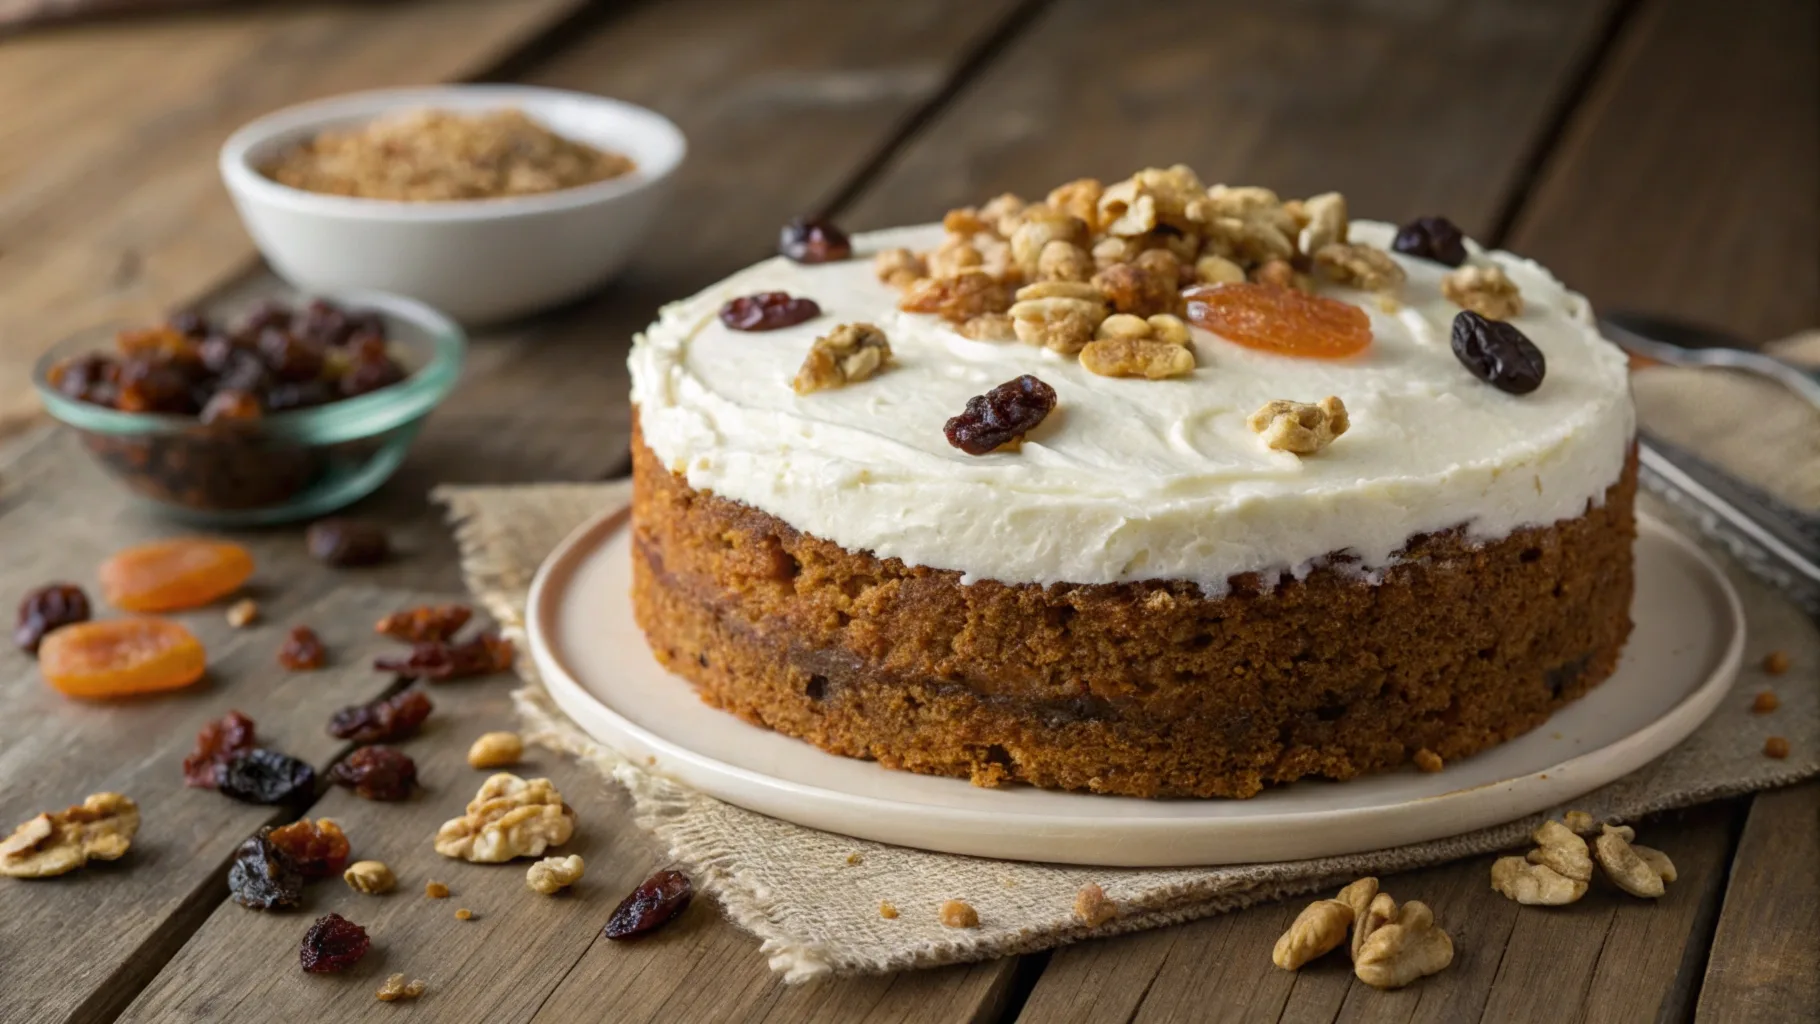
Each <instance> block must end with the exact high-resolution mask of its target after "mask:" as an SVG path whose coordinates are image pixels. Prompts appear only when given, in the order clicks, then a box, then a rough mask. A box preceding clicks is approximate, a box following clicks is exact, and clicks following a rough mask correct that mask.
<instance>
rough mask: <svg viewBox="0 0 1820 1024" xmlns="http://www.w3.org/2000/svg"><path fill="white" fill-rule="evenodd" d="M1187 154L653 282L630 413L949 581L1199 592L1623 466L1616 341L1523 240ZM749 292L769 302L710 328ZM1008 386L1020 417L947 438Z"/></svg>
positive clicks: (694, 462)
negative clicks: (1148, 586) (1045, 193)
mask: <svg viewBox="0 0 1820 1024" xmlns="http://www.w3.org/2000/svg"><path fill="white" fill-rule="evenodd" d="M1187 173H1188V172H1186V171H1185V169H1173V170H1171V171H1168V172H1144V173H1143V174H1140V175H1138V176H1135V177H1134V178H1133V179H1130V180H1129V181H1127V182H1121V183H1118V184H1116V185H1113V186H1109V187H1106V188H1103V189H1102V188H1100V187H1099V186H1098V183H1080V182H1077V183H1071V184H1070V185H1069V186H1064V188H1063V189H1058V190H1057V191H1056V192H1054V193H1051V195H1050V197H1049V199H1048V200H1047V201H1046V202H1045V203H1042V204H1034V205H1032V206H1023V205H1022V204H1019V203H1014V202H1013V201H1010V200H1008V199H1001V200H995V201H994V203H993V204H988V205H987V206H986V207H982V208H981V209H979V210H963V211H955V212H952V213H950V214H949V216H948V218H947V220H946V223H945V225H927V226H922V227H913V228H902V229H894V230H889V231H881V232H876V233H872V234H867V235H862V236H859V237H857V238H855V239H853V240H852V243H851V250H852V251H851V258H846V259H834V260H831V261H828V262H821V263H803V262H798V261H796V260H792V259H788V258H785V257H777V258H774V259H770V260H766V261H764V262H762V263H759V264H757V265H755V266H753V267H750V268H748V269H746V270H744V271H741V272H740V273H738V274H735V275H734V276H732V277H730V278H728V279H726V280H724V281H722V282H720V283H718V284H716V285H714V286H712V287H710V288H708V289H706V290H704V291H703V292H701V293H699V294H697V295H695V296H693V297H691V298H689V299H686V300H684V301H681V302H678V303H675V304H672V305H670V306H667V307H665V309H664V310H663V311H662V313H661V314H660V316H659V319H658V321H657V323H655V324H654V325H652V327H651V328H650V329H649V330H648V331H647V333H646V334H644V335H643V336H641V337H640V338H639V339H637V342H636V344H635V346H634V349H633V353H632V357H631V369H632V379H633V400H634V402H635V403H636V404H637V407H638V415H639V421H640V426H641V429H642V432H643V436H644V440H645V443H646V444H648V445H649V446H650V447H651V449H652V450H653V451H654V452H655V453H656V454H657V456H658V457H659V458H660V459H661V460H663V461H664V462H665V464H667V465H669V466H670V467H671V468H672V469H673V470H675V471H676V472H678V473H681V474H683V475H684V476H685V477H686V478H687V480H688V482H689V484H690V485H691V486H692V487H696V488H698V489H706V490H710V491H712V492H714V493H716V494H718V495H720V496H721V497H725V498H729V499H732V500H736V501H740V502H743V503H745V504H748V505H751V506H753V507H755V508H758V509H759V510H761V511H764V512H767V513H770V514H772V515H774V516H777V517H778V518H780V519H783V520H784V521H785V522H788V523H789V524H791V525H792V526H794V527H796V528H797V529H800V530H804V531H806V532H808V533H811V534H814V535H816V536H819V537H823V538H825V539H828V540H831V541H834V542H835V543H838V544H840V545H841V546H843V547H846V548H849V549H852V550H869V551H871V552H873V553H874V554H876V555H878V556H879V557H883V558H892V557H895V558H899V559H902V560H903V561H904V562H906V563H908V564H912V565H926V566H931V567H935V568H943V569H954V570H959V571H960V572H962V573H963V574H964V576H965V578H966V579H967V580H968V581H973V580H978V579H995V580H1000V581H1004V582H1008V583H1042V584H1049V583H1061V582H1073V583H1117V582H1127V581H1133V580H1144V579H1183V580H1190V581H1193V582H1195V583H1198V584H1200V585H1201V586H1202V588H1203V589H1204V590H1206V591H1208V592H1209V593H1213V594H1217V593H1219V592H1221V591H1223V590H1224V588H1225V586H1226V583H1227V580H1228V579H1229V578H1230V577H1232V576H1235V575H1238V574H1242V573H1248V572H1263V573H1276V572H1289V573H1295V574H1298V575H1299V574H1302V573H1305V572H1306V571H1308V569H1309V568H1311V567H1312V566H1314V565H1317V564H1320V563H1321V561H1322V560H1323V559H1325V558H1326V557H1327V556H1330V555H1333V554H1335V553H1344V554H1345V555H1347V556H1348V558H1347V560H1346V564H1348V565H1352V566H1356V567H1358V568H1360V569H1362V570H1364V571H1367V572H1369V571H1372V570H1375V569H1378V568H1382V567H1384V566H1386V565H1388V564H1390V563H1391V562H1392V561H1394V558H1395V556H1396V553H1397V551H1398V550H1399V549H1401V548H1402V547H1403V546H1404V545H1405V543H1406V542H1407V540H1408V539H1409V538H1410V537H1411V536H1413V535H1416V534H1421V533H1427V532H1432V531H1436V530H1443V529H1448V528H1451V527H1456V526H1465V527H1466V528H1467V529H1468V531H1469V532H1470V533H1471V534H1473V535H1474V536H1476V537H1480V538H1484V539H1493V538H1497V537H1502V536H1504V535H1507V534H1508V533H1509V532H1510V531H1511V530H1513V529H1516V528H1518V527H1521V526H1527V525H1537V524H1547V523H1552V522H1555V521H1557V520H1561V519H1566V518H1572V517H1575V516H1579V515H1581V514H1582V513H1583V512H1584V511H1585V509H1586V507H1587V505H1588V503H1589V502H1591V503H1595V504H1596V503H1598V502H1600V501H1601V500H1602V499H1603V495H1604V493H1605V491H1606V489H1607V488H1608V487H1609V486H1610V485H1611V484H1612V483H1613V482H1614V481H1616V480H1617V479H1618V477H1619V475H1620V474H1621V472H1622V470H1623V466H1624V462H1625V459H1626V457H1627V453H1628V448H1629V445H1630V441H1631V435H1632V432H1633V421H1632V411H1631V405H1630V399H1629V389H1628V380H1627V376H1626V362H1625V359H1624V356H1623V355H1622V353H1620V352H1619V351H1618V350H1617V349H1616V347H1614V346H1612V345H1611V344H1609V343H1608V342H1605V341H1604V340H1603V339H1601V338H1600V337H1599V335H1598V333H1597V331H1596V329H1595V327H1594V324H1593V319H1592V313H1591V310H1590V308H1589V306H1588V304H1587V302H1586V300H1585V299H1584V298H1582V297H1581V296H1579V295H1576V294H1574V293H1573V292H1570V291H1568V290H1567V289H1566V288H1564V287H1563V286H1562V285H1561V283H1560V282H1558V281H1556V280H1555V278H1554V277H1553V276H1552V275H1550V274H1549V273H1548V272H1547V271H1546V270H1544V269H1543V268H1542V267H1540V266H1538V265H1536V264H1535V263H1533V262H1530V261H1527V260H1523V259H1520V258H1518V257H1516V256H1512V255H1510V254H1508V253H1503V252H1486V251H1484V250H1482V249H1480V248H1479V247H1478V246H1476V245H1474V244H1472V243H1470V242H1461V241H1460V240H1459V239H1458V236H1457V234H1450V233H1449V231H1448V230H1447V229H1448V227H1449V226H1448V225H1446V224H1445V222H1443V221H1439V220H1438V219H1428V220H1425V221H1423V222H1417V223H1416V224H1412V225H1409V226H1406V227H1405V229H1404V230H1403V231H1402V232H1401V234H1400V235H1399V232H1398V230H1397V229H1395V228H1393V227H1392V226H1390V225H1387V224H1379V223H1371V222H1349V221H1348V220H1347V218H1346V214H1345V209H1344V201H1343V200H1341V199H1340V198H1339V197H1338V196H1332V195H1330V196H1321V197H1314V198H1313V199H1310V200H1307V201H1304V202H1292V203H1283V202H1280V201H1279V200H1277V198H1276V197H1275V196H1274V195H1273V194H1270V193H1268V192H1265V191H1264V190H1261V189H1244V190H1241V189H1226V188H1223V187H1221V186H1215V187H1214V188H1213V189H1204V188H1201V187H1200V185H1199V183H1198V182H1192V179H1191V177H1190V178H1188V179H1186V180H1187V181H1188V182H1191V185H1183V187H1182V188H1180V189H1178V190H1175V191H1174V192H1170V191H1169V190H1168V189H1166V188H1162V187H1158V188H1150V187H1147V186H1146V184H1145V183H1146V180H1148V181H1150V182H1152V183H1155V182H1159V181H1164V180H1165V179H1164V178H1159V177H1158V176H1171V175H1173V176H1175V177H1174V179H1173V182H1174V183H1176V184H1181V183H1182V182H1183V181H1184V179H1183V178H1182V177H1181V176H1182V175H1186V174H1187ZM1146 175H1150V176H1151V177H1150V178H1149V179H1146ZM1083 192H1086V193H1087V195H1088V196H1089V198H1083V196H1082V193H1083ZM1184 196H1186V197H1187V198H1186V199H1184V198H1183V197H1184ZM1197 196H1200V197H1205V198H1206V200H1207V201H1206V202H1205V203H1203V204H1201V206H1200V208H1198V209H1197V208H1196V203H1197V199H1196V198H1195V197H1197ZM1068 211H1072V212H1068ZM1336 213H1337V216H1336ZM1058 214H1059V215H1058ZM1064 218H1066V219H1064ZM1121 232H1124V233H1121ZM809 242H810V243H811V244H810V248H811V249H817V248H832V250H833V252H832V255H835V256H839V255H843V253H842V252H841V243H842V242H844V239H841V238H840V237H839V236H838V235H835V234H832V233H831V234H830V235H829V236H828V237H825V238H824V237H811V238H810V239H809ZM1398 249H1404V250H1413V251H1414V252H1415V253H1421V255H1416V254H1412V253H1411V252H1405V251H1396V250H1398ZM798 255H799V256H800V255H803V254H802V253H801V252H798ZM1455 260H1457V261H1458V262H1459V264H1460V265H1459V266H1458V267H1456V266H1453V265H1450V263H1452V262H1453V261H1455ZM1443 261H1447V262H1443ZM1303 268H1306V269H1303ZM1183 286H1187V288H1186V291H1184V289H1183ZM777 292H781V293H785V294H784V295H783V296H772V297H767V298H754V299H753V300H752V301H748V302H743V303H739V304H737V305H735V306H733V307H732V308H731V309H728V308H727V307H728V305H729V303H733V302H735V300H740V299H742V298H747V297H754V296H764V295H765V294H766V293H777ZM801 300H809V301H808V302H803V301H801ZM1463 307H1472V308H1474V309H1476V310H1477V312H1476V313H1468V314H1466V315H1465V316H1462V312H1463ZM723 310H725V315H723ZM761 321H764V322H766V323H764V324H760V325H761V326H764V325H768V324H769V323H782V324H785V326H780V327H776V328H775V329H769V330H758V331H754V330H742V329H735V326H732V325H737V326H738V327H749V326H752V325H754V324H759V323H760V322H761ZM1456 321H1458V322H1459V323H1461V324H1464V325H1465V328H1464V331H1463V334H1464V337H1463V340H1462V341H1461V342H1460V343H1459V344H1458V345H1456V344H1455V337H1454V336H1455V332H1456V327H1457V324H1456ZM730 324H731V325H730ZM1202 324H1210V325H1213V327H1215V328H1217V329H1209V328H1208V327H1206V326H1200V325H1202ZM1456 348H1459V349H1460V351H1459V352H1458V353H1456ZM1025 378H1035V383H1017V382H1022V381H1024V379H1025ZM1007 384H1011V385H1013V386H1012V387H1011V388H1010V389H1009V391H1005V390H1001V391H1000V392H998V393H997V394H998V395H999V396H1001V397H1003V396H1006V395H1009V397H1011V398H1012V399H1014V401H1013V402H1012V403H1011V405H1010V407H1008V409H1009V412H1010V415H1011V418H1012V419H1013V420H1014V421H1017V422H1013V423H1011V424H1010V425H1009V426H1008V427H1007V428H1006V430H1004V431H1001V432H1000V433H999V434H994V433H993V432H992V431H991V430H986V431H985V432H984V434H983V435H980V434H978V432H975V433H974V434H969V431H968V430H966V429H961V430H960V431H959V434H960V436H959V438H958V439H957V438H955V437H953V436H952V435H955V434H956V430H955V428H954V425H953V423H952V422H951V421H954V420H956V418H957V416H958V415H959V414H962V413H963V411H964V410H966V409H967V408H968V404H969V401H970V400H972V399H974V398H975V397H976V396H982V395H986V394H988V393H989V392H992V390H993V389H994V388H998V387H999V386H1001V385H1007ZM1039 389H1040V390H1039ZM1040 391H1047V392H1052V401H1053V409H1052V410H1050V411H1047V415H1040V413H1041V411H1042V410H1040V409H1038V408H1036V407H1040V406H1042V405H1043V404H1044V401H1045V399H1044V398H1043V395H1042V394H1041V393H1040ZM975 411H976V412H977V411H978V409H977V407H976V409H975ZM1025 414H1028V415H1025ZM1020 415H1022V416H1023V419H1022V420H1018V418H1019V416H1020ZM978 418H979V417H975V418H974V419H976V420H977V419H978ZM985 419H987V420H988V421H990V420H991V419H992V417H991V416H990V415H988V416H986V417H985ZM960 422H961V426H962V427H963V428H965V427H966V426H967V425H968V420H967V418H966V417H964V416H962V417H961V418H960ZM1031 424H1034V425H1031ZM973 425H974V426H978V425H979V424H978V423H974V424H973ZM986 425H987V426H988V427H989V426H991V425H992V424H991V423H987V424H986ZM1020 428H1022V429H1021V430H1020ZM1020 433H1021V438H1020V437H1018V436H1015V435H1018V434H1020ZM1001 435H1002V436H1001ZM981 436H983V437H984V441H981V440H980V437H981ZM1006 438H1009V439H1010V440H1009V443H1006V444H1003V445H1000V444H998V442H999V441H1001V440H1005V439H1006ZM968 442H972V443H968ZM973 452H979V454H974V453H973Z"/></svg>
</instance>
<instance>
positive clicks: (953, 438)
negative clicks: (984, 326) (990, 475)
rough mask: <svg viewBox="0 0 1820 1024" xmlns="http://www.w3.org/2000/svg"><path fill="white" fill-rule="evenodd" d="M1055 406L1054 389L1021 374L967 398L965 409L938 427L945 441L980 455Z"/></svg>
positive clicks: (1018, 434) (1019, 434)
mask: <svg viewBox="0 0 1820 1024" xmlns="http://www.w3.org/2000/svg"><path fill="white" fill-rule="evenodd" d="M1054 408H1055V389H1054V388H1052V387H1050V386H1049V385H1047V384H1045V383H1043V382H1042V381H1040V380H1037V379H1036V378H1035V377H1032V376H1030V375H1029V374H1027V373H1026V374H1024V375H1023V376H1022V377H1019V378H1017V379H1016V380H1011V381H1006V382H1005V383H1003V384H1000V385H999V386H998V387H995V388H993V389H992V390H991V391H988V392H986V393H985V394H983V395H974V396H973V397H972V398H969V399H967V409H966V411H965V412H962V413H961V414H960V415H959V416H956V417H954V418H953V419H950V420H949V421H948V423H947V425H946V426H944V427H943V428H942V433H943V434H945V435H947V438H948V443H949V444H951V445H953V446H954V447H956V448H959V449H960V450H961V451H964V452H966V453H967V454H968V455H984V454H986V453H987V452H989V451H992V450H993V449H995V448H998V447H999V446H1000V445H1003V444H1005V443H1006V442H1009V441H1013V440H1016V439H1018V438H1021V437H1023V436H1024V434H1025V433H1027V432H1028V431H1030V430H1033V429H1035V427H1036V425H1037V424H1039V423H1041V422H1043V419H1044V417H1046V416H1048V415H1049V411H1050V410H1051V409H1054Z"/></svg>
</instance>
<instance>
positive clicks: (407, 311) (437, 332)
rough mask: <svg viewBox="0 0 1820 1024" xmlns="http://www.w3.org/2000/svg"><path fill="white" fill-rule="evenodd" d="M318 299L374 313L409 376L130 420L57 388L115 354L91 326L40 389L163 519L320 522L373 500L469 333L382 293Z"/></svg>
mask: <svg viewBox="0 0 1820 1024" xmlns="http://www.w3.org/2000/svg"><path fill="white" fill-rule="evenodd" d="M315 298H321V299H326V300H328V301H330V302H333V303H335V304H336V305H338V306H342V307H344V308H348V309H365V310H371V311H374V312H376V313H378V314H379V315H380V317H381V318H382V319H383V320H384V321H385V324H386V335H387V346H388V349H389V351H390V354H391V356H392V358H393V359H395V360H396V361H397V362H398V363H399V364H400V365H401V366H403V368H404V370H405V374H406V376H405V378H404V380H402V381H399V382H398V383H396V384H392V385H389V386H386V387H383V388H379V389H377V390H374V391H370V392H368V393H366V394H364V395H359V396H357V397H354V398H348V399H343V400H341V401H337V402H330V403H328V404H326V405H318V406H313V407H310V408H306V409H294V410H289V411H286V412H280V413H273V414H271V415H268V416H265V417H262V418H260V419H257V420H240V421H228V420H221V421H217V422H214V423H209V424H204V423H201V422H200V421H199V420H198V419H197V418H196V417H194V416H177V415H170V414H165V413H137V412H122V411H121V410H118V409H111V408H108V407H106V406H101V405H95V404H92V403H89V402H83V401H79V400H77V399H74V398H71V397H70V396H68V395H65V394H63V393H62V392H60V391H58V390H57V389H56V388H54V387H52V386H51V383H50V380H49V373H50V369H51V367H53V366H55V365H56V364H57V363H59V362H61V361H62V360H64V359H66V358H69V357H70V356H77V355H82V354H84V353H87V352H96V351H102V352H112V351H113V350H114V345H113V342H114V336H115V334H116V333H117V332H118V329H119V328H118V326H106V327H98V328H92V329H90V330H87V331H83V332H80V333H78V334H76V335H74V336H72V337H70V338H66V339H64V340H63V341H61V342H59V343H58V344H57V345H55V346H54V347H52V348H51V350H50V351H48V352H46V353H45V354H44V355H43V356H42V357H41V358H40V359H39V360H38V364H37V366H35V367H34V368H33V370H32V385H33V386H34V387H35V388H37V390H38V397H39V398H40V399H41V400H42V401H43V402H44V405H45V408H47V409H49V410H50V413H51V415H53V416H55V417H56V418H57V419H59V420H61V421H62V422H64V423H66V424H68V425H69V426H70V427H72V428H74V429H75V431H76V433H77V435H78V436H79V437H80V438H81V440H82V444H83V447H85V448H87V449H88V451H89V454H91V455H93V456H94V457H95V461H96V462H97V463H99V464H100V465H101V467H102V468H103V469H105V470H107V472H108V474H109V475H110V476H112V477H113V478H114V479H116V480H118V481H120V482H121V483H122V484H123V485H125V486H126V488H127V489H128V490H129V491H131V492H132V493H133V494H135V495H137V496H138V497H140V498H143V499H146V500H148V501H150V502H151V503H152V504H154V505H156V506H157V507H158V508H160V509H161V510H164V511H167V512H170V513H173V514H175V515H177V516H180V517H182V518H184V519H188V520H191V521H193V522H198V523H203V524H207V525H213V526H257V525H262V524H268V523H285V522H292V521H295V520H299V519H309V518H314V517H317V516H321V515H323V514H325V513H327V512H332V511H334V510H335V509H338V508H341V507H342V506H344V505H348V504H350V503H352V502H354V501H357V500H359V499H360V498H363V497H365V496H366V495H368V494H371V493H372V492H373V491H374V490H375V489H376V488H378V487H379V485H380V484H382V483H384V482H385V481H386V479H387V478H388V477H390V476H391V475H392V472H393V471H394V470H396V469H397V468H398V466H399V464H400V463H402V462H403V461H404V456H405V452H406V450H407V449H409V448H410V445H411V440H412V439H413V438H414V437H416V436H417V430H418V428H419V427H421V426H422V425H423V418H424V417H425V416H426V415H428V414H429V412H430V410H431V409H434V408H435V407H436V406H437V404H438V403H440V402H441V401H442V400H443V398H445V397H447V395H448V393H449V391H450V390H451V389H453V388H454V386H455V382H456V380H457V379H459V378H460V376H461V364H462V358H463V356H464V355H465V353H466V350H467V336H466V335H465V334H464V333H463V332H462V330H461V328H460V327H458V326H456V325H455V323H454V321H452V320H450V319H449V318H448V317H446V316H443V315H442V314H441V313H438V312H436V311H435V310H434V309H431V308H430V307H428V306H426V305H424V304H422V303H420V302H416V301H413V300H411V299H405V298H400V297H398V296H395V295H384V294H380V293H376V292H365V293H363V292H340V293H334V294H325V295H306V296H299V297H295V299H294V301H295V302H296V303H297V304H299V305H301V304H302V303H305V302H308V301H310V300H311V299H315Z"/></svg>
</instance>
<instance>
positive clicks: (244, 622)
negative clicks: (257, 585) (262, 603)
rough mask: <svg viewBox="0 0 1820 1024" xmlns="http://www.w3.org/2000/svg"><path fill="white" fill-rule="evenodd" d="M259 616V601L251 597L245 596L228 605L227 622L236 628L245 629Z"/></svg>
mask: <svg viewBox="0 0 1820 1024" xmlns="http://www.w3.org/2000/svg"><path fill="white" fill-rule="evenodd" d="M258 618H259V602H257V601H255V600H253V599H252V598H250V597H243V598H241V599H240V600H238V601H235V602H234V603H233V604H231V605H229V606H228V610H227V624H228V625H230V626H232V627H234V628H235V629H245V628H246V627H248V626H250V625H252V624H253V622H254V621H255V620H257V619H258Z"/></svg>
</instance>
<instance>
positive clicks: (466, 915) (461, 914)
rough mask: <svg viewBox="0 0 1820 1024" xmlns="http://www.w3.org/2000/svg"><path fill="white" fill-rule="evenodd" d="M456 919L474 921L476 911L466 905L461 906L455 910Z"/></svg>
mask: <svg viewBox="0 0 1820 1024" xmlns="http://www.w3.org/2000/svg"><path fill="white" fill-rule="evenodd" d="M455 920H457V921H472V920H474V912H473V911H472V910H469V909H468V908H466V907H461V908H459V909H457V910H456V911H455Z"/></svg>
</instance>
